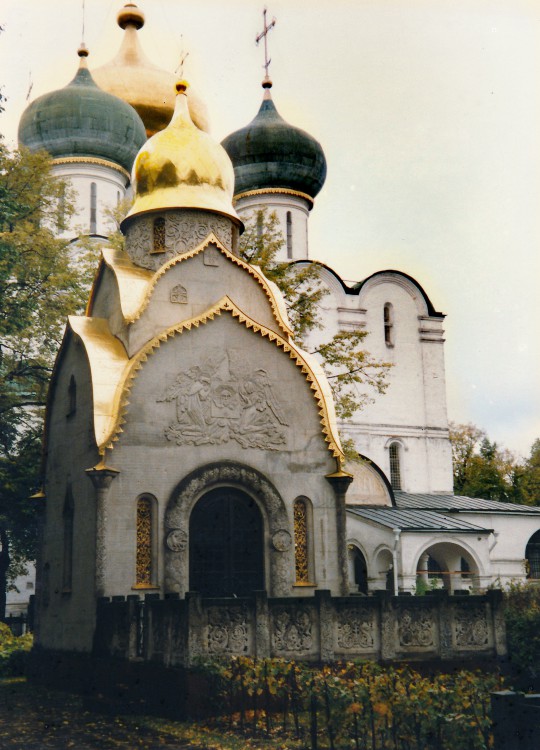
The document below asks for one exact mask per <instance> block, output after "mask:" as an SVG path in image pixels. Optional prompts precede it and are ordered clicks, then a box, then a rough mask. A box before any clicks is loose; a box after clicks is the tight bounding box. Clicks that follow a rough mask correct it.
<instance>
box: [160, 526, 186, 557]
mask: <svg viewBox="0 0 540 750" xmlns="http://www.w3.org/2000/svg"><path fill="white" fill-rule="evenodd" d="M165 543H166V545H167V547H168V548H169V549H170V550H171V552H183V551H184V550H185V549H186V548H187V543H188V536H187V534H186V532H185V531H183V530H182V529H173V530H172V531H170V532H169V533H168V534H167V539H166V542H165Z"/></svg>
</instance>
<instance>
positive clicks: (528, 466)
mask: <svg viewBox="0 0 540 750" xmlns="http://www.w3.org/2000/svg"><path fill="white" fill-rule="evenodd" d="M521 491H522V492H523V498H524V500H525V502H526V503H527V504H528V505H540V438H536V440H535V441H534V443H533V444H532V447H531V452H530V454H529V457H528V458H527V459H526V460H525V463H524V465H523V471H522V476H521Z"/></svg>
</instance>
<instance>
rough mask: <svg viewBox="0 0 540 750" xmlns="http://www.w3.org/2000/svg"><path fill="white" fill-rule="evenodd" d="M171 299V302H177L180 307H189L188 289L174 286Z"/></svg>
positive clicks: (178, 285) (180, 285)
mask: <svg viewBox="0 0 540 750" xmlns="http://www.w3.org/2000/svg"><path fill="white" fill-rule="evenodd" d="M169 299H170V300H171V302H177V303H178V304H180V305H187V301H188V298H187V289H186V287H185V286H182V284H177V285H176V286H173V288H172V289H171V293H170V296H169Z"/></svg>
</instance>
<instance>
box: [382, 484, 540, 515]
mask: <svg viewBox="0 0 540 750" xmlns="http://www.w3.org/2000/svg"><path fill="white" fill-rule="evenodd" d="M394 496H395V499H396V505H397V507H398V508H399V509H402V510H405V509H407V510H436V511H453V512H458V513H459V512H461V513H462V512H471V513H476V512H482V511H483V512H489V513H510V514H512V515H514V514H526V515H529V514H532V515H538V514H540V507H535V506H531V505H518V504H516V503H503V502H501V501H499V500H484V499H483V498H479V497H466V496H465V495H432V494H429V493H419V492H414V493H413V492H402V491H401V490H397V491H396V490H394Z"/></svg>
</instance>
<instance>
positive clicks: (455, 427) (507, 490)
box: [450, 423, 525, 503]
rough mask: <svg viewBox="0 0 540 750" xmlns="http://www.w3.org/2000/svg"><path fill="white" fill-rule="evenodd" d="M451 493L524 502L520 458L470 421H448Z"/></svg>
mask: <svg viewBox="0 0 540 750" xmlns="http://www.w3.org/2000/svg"><path fill="white" fill-rule="evenodd" d="M450 442H451V444H452V459H453V467H454V492H456V493H457V494H459V495H467V496H469V497H483V498H486V499H487V500H502V501H506V502H514V503H521V502H524V500H525V498H524V496H523V492H522V488H521V484H522V474H523V466H522V464H521V462H520V461H519V459H518V458H517V457H516V456H515V455H514V454H513V453H511V452H510V451H509V450H506V449H505V448H499V446H498V445H497V443H495V442H492V441H490V440H489V438H488V437H487V435H486V433H485V432H484V430H481V429H480V428H478V427H476V426H475V425H473V424H453V423H451V424H450Z"/></svg>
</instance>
